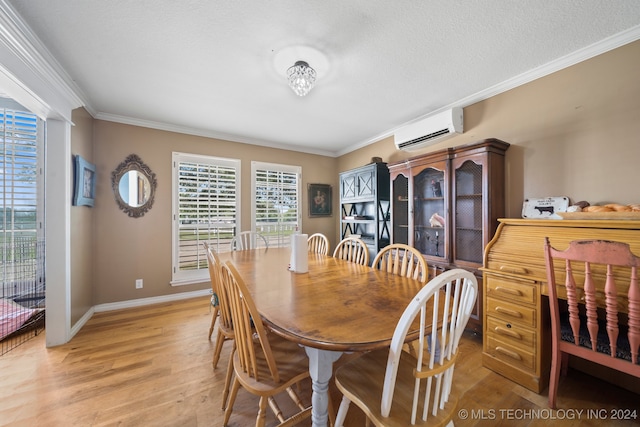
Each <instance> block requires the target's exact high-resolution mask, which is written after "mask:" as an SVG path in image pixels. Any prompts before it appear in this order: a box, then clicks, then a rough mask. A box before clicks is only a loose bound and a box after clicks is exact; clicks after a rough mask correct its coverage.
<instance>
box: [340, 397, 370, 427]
mask: <svg viewBox="0 0 640 427" xmlns="http://www.w3.org/2000/svg"><path fill="white" fill-rule="evenodd" d="M350 404H351V401H350V400H349V399H348V398H347V397H346V396H342V402H340V408H338V415H336V421H335V423H334V425H335V427H343V423H344V419H345V418H346V417H347V412H348V411H349V405H350ZM367 420H368V418H367Z"/></svg>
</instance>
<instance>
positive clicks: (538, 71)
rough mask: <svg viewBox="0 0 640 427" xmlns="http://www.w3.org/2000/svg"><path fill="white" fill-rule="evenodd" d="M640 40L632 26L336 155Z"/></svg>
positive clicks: (636, 28)
mask: <svg viewBox="0 0 640 427" xmlns="http://www.w3.org/2000/svg"><path fill="white" fill-rule="evenodd" d="M638 39H640V25H637V26H635V27H631V28H629V29H628V30H625V31H621V32H619V33H617V34H614V35H613V36H610V37H607V38H605V39H603V40H601V41H599V42H597V43H594V44H592V45H589V46H587V47H584V48H582V49H579V50H576V51H575V52H572V53H570V54H569V55H566V56H564V57H562V58H559V59H557V60H555V61H551V62H548V63H547V64H544V65H541V66H539V67H536V68H534V69H532V70H530V71H527V72H525V73H522V74H520V75H518V76H515V77H513V78H511V79H509V80H505V81H504V82H501V83H498V84H496V85H494V86H491V87H489V88H487V89H484V90H482V91H480V92H477V93H475V94H473V95H470V96H468V97H466V98H462V99H460V100H458V101H456V102H454V103H452V104H449V105H447V106H444V107H442V108H439V109H437V110H434V111H431V112H430V113H428V114H424V115H422V116H420V117H417V118H415V119H412V120H410V121H408V122H406V123H404V124H402V125H400V126H397V127H394V128H393V129H391V130H388V131H386V132H383V133H380V134H378V135H376V136H373V137H372V138H369V139H367V140H365V141H362V142H360V143H358V144H354V145H353V146H351V147H348V148H346V149H344V150H341V151H339V152H338V153H337V155H338V156H342V155H344V154H347V153H350V152H352V151H355V150H357V149H359V148H363V147H366V146H367V145H371V144H373V143H375V142H378V141H380V140H382V139H384V138H388V137H390V136H393V135H394V133H395V131H397V130H398V129H400V128H402V127H404V126H407V125H409V124H411V123H414V122H416V121H419V120H422V119H424V118H426V117H429V116H432V115H434V114H438V113H440V112H442V111H445V110H448V109H451V108H453V107H467V106H469V105H473V104H476V103H478V102H480V101H484V100H486V99H489V98H491V97H493V96H496V95H499V94H501V93H503V92H507V91H509V90H511V89H515V88H517V87H518V86H522V85H524V84H527V83H529V82H532V81H534V80H537V79H539V78H542V77H545V76H548V75H549V74H553V73H555V72H557V71H560V70H563V69H565V68H568V67H570V66H572V65H575V64H578V63H580V62H583V61H586V60H587V59H591V58H593V57H595V56H598V55H601V54H603V53H606V52H609V51H611V50H613V49H616V48H619V47H621V46H624V45H626V44H629V43H632V42H634V41H636V40H638Z"/></svg>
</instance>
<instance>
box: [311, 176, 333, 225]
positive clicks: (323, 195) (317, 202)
mask: <svg viewBox="0 0 640 427" xmlns="http://www.w3.org/2000/svg"><path fill="white" fill-rule="evenodd" d="M307 193H308V195H309V216H310V217H316V216H331V186H330V185H329V184H308V186H307Z"/></svg>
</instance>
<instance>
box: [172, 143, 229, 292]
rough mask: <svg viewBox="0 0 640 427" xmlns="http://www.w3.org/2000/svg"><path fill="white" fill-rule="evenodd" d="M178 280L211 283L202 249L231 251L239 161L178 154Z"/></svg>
mask: <svg viewBox="0 0 640 427" xmlns="http://www.w3.org/2000/svg"><path fill="white" fill-rule="evenodd" d="M173 177H174V179H173V183H174V191H173V200H174V202H173V246H174V247H173V254H174V256H173V280H172V284H187V283H194V282H196V281H202V280H208V274H209V273H208V265H207V257H206V253H205V251H204V247H203V245H202V243H203V242H207V243H209V245H211V246H212V247H213V248H214V249H215V250H216V251H218V252H227V251H229V247H230V241H231V238H232V237H233V236H234V235H235V234H236V233H237V231H238V229H239V228H238V227H239V226H240V224H239V221H240V220H239V218H240V161H239V160H235V159H223V158H217V157H208V156H197V155H190V154H184V153H173Z"/></svg>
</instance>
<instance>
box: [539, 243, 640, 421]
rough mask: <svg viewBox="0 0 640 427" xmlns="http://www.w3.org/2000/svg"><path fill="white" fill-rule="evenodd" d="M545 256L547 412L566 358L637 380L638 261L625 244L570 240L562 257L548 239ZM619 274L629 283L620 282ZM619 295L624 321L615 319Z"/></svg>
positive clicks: (639, 341)
mask: <svg viewBox="0 0 640 427" xmlns="http://www.w3.org/2000/svg"><path fill="white" fill-rule="evenodd" d="M544 254H545V261H546V269H547V285H548V289H549V308H550V314H551V374H550V378H549V407H551V408H555V407H556V397H557V392H558V381H559V378H560V373H561V372H562V374H563V375H566V373H567V368H568V362H569V355H573V356H576V357H579V358H582V359H586V360H589V361H591V362H594V363H597V364H600V365H604V366H607V367H609V368H612V369H615V370H617V371H621V372H624V373H626V374H628V375H632V376H634V377H636V378H640V357H639V349H640V287H639V285H638V267H639V266H640V258H639V257H637V256H636V255H634V254H633V253H632V252H631V249H630V248H629V245H628V244H627V243H622V242H612V241H606V240H574V241H572V242H570V243H569V247H568V248H567V249H566V250H564V251H561V250H557V249H554V248H553V247H552V246H551V244H550V242H549V238H548V237H545V244H544ZM554 260H559V261H560V262H559V263H558V264H559V265H558V266H555V265H554ZM621 274H624V276H623V277H627V278H630V279H626V280H621ZM556 276H559V277H560V278H561V279H560V280H557V281H556ZM563 279H564V280H563ZM624 294H626V296H627V298H628V301H629V304H628V310H627V311H628V316H627V315H625V314H623V313H620V308H621V307H620V304H619V298H624V296H623V295H624ZM618 295H620V296H619V297H618ZM565 299H566V301H565ZM561 307H562V308H563V309H562V311H561ZM625 317H628V320H627V321H626V322H625V321H624V320H623V319H624V318H625Z"/></svg>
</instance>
